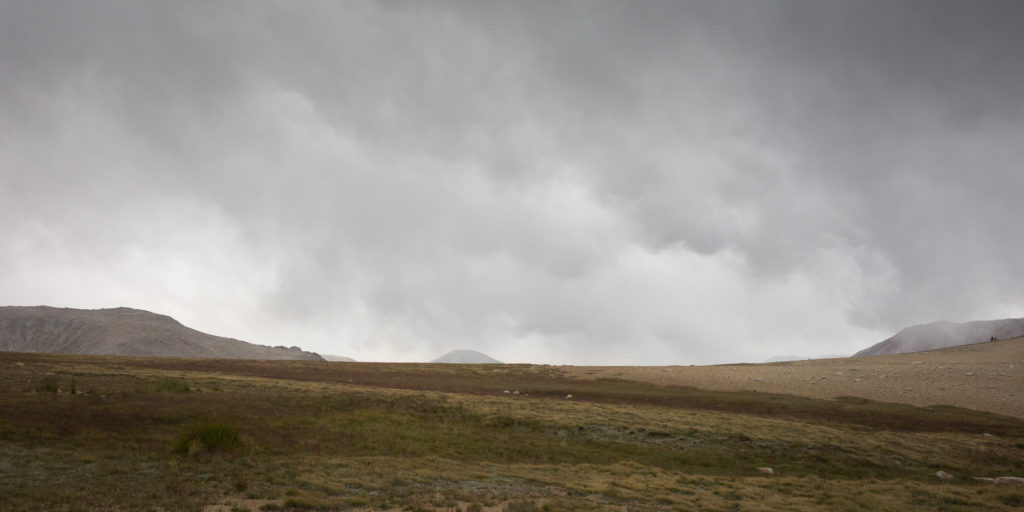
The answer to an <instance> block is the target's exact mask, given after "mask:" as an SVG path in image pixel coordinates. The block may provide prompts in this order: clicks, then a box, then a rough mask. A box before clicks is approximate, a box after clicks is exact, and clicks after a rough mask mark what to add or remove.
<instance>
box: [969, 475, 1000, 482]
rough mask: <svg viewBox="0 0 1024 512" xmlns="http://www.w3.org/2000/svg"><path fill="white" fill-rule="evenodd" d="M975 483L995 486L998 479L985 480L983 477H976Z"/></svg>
mask: <svg viewBox="0 0 1024 512" xmlns="http://www.w3.org/2000/svg"><path fill="white" fill-rule="evenodd" d="M974 481H975V482H982V483H986V484H994V483H995V482H996V479H995V478H985V477H981V476H976V477H974Z"/></svg>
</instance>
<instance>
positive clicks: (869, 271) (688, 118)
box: [0, 1, 1024, 364]
mask: <svg viewBox="0 0 1024 512" xmlns="http://www.w3.org/2000/svg"><path fill="white" fill-rule="evenodd" d="M1021 34H1024V8H1022V7H1021V4H1020V3H1019V2H1013V1H1005V2H1001V1H982V2H935V1H928V2H910V1H903V2H863V1H857V2H853V1H850V2H820V1H807V2H801V1H780V2H773V1H764V2H729V1H726V2H722V1H715V2H639V3H621V2H531V3H498V2H494V3H489V2H472V3H463V2H401V1H396V2H349V3H345V4H337V3H334V2H322V3H321V2H307V3H303V4H301V5H296V4H292V3H283V2H282V3H277V2H263V3H243V2H152V3H145V4H124V3H119V2H91V3H86V2H56V1H54V2H34V1H32V2H30V1H0V214H2V215H3V217H4V219H6V220H5V222H4V223H2V224H0V236H2V237H3V239H4V240H5V242H4V244H3V246H0V290H3V293H2V297H0V300H2V301H3V302H6V303H10V304H36V303H45V304H52V305H67V306H75V307H104V306H112V305H131V306H136V307H143V308H148V309H153V310H157V311H161V312H165V313H168V314H171V315H173V316H175V317H177V318H179V319H180V320H182V321H183V322H184V323H186V324H188V325H192V326H195V327H197V328H200V329H204V330H207V331H210V332H214V333H217V334H224V335H230V336H235V337H240V338H244V339H247V340H250V341H254V342H258V343H266V344H273V345H277V344H285V345H293V344H298V345H302V346H303V347H305V348H307V349H310V350H316V351H321V352H324V353H337V354H342V355H350V356H353V357H356V358H358V359H395V360H426V359H429V358H431V357H434V356H436V355H437V354H439V353H441V352H444V351H446V350H448V349H451V348H456V347H467V348H476V349H479V350H483V351H485V352H488V353H490V354H491V355H493V356H495V357H497V358H499V359H503V360H509V361H535V362H569V363H603V364H657V363H691V362H693V363H706V362H726V361H736V360H762V359H766V358H767V357H769V356H772V355H776V354H790V353H802V354H807V355H816V354H824V353H852V352H853V351H855V350H857V349H860V348H863V347H864V346H867V345H870V344H871V343H874V342H875V341H877V340H878V339H880V338H881V337H884V336H885V335H887V334H888V333H890V332H892V331H894V330H896V329H898V328H901V327H903V326H905V325H908V324H912V323H919V322H924V321H930V320H934V319H940V318H946V319H951V320H966V319H977V318H990V317H998V316H1021V314H1022V311H1024V292H1022V290H1024V286H1022V285H1024V283H1022V282H1021V276H1024V263H1021V260H1020V258H1017V257H1016V255H1017V254H1019V253H1020V252H1021V251H1022V250H1024V240H1022V239H1021V237H1020V236H1019V233H1020V228H1019V227H1018V223H1019V219H1021V218H1024V206H1022V205H1024V202H1022V201H1020V200H1019V198H1018V195H1019V194H1020V191H1022V190H1024V169H1022V168H1021V163H1020V162H1024V145H1022V144H1021V143H1020V140H1019V139H1020V135H1021V134H1022V133H1024V94H1022V93H1021V91H1024V66H1022V64H1021V63H1022V62H1024V59H1022V56H1024V36H1021Z"/></svg>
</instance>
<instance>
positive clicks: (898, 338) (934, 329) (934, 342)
mask: <svg viewBox="0 0 1024 512" xmlns="http://www.w3.org/2000/svg"><path fill="white" fill-rule="evenodd" d="M1020 336H1024V318H1003V319H998V320H974V321H970V322H949V321H945V320H939V321H936V322H930V323H927V324H920V325H913V326H910V327H907V328H904V329H902V330H900V331H899V332H897V333H896V334H894V335H892V336H891V337H889V338H886V339H885V340H882V341H880V342H878V343H876V344H874V345H872V346H870V347H868V348H865V349H863V350H861V351H859V352H857V353H856V354H854V355H853V357H865V356H877V355H888V354H905V353H908V352H920V351H923V350H934V349H939V348H948V347H956V346H960V345H971V344H975V343H982V342H986V341H990V340H992V339H993V338H995V339H1009V338H1017V337H1020Z"/></svg>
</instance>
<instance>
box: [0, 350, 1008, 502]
mask: <svg viewBox="0 0 1024 512" xmlns="http://www.w3.org/2000/svg"><path fill="white" fill-rule="evenodd" d="M1012 343H1016V345H1013V344H1012ZM1022 343H1024V342H1022V341H1020V340H1014V342H1007V344H1006V345H1005V346H1006V347H1010V349H1008V350H1018V349H1019V347H1020V345H1021V344H1022ZM993 346H995V345H993ZM997 348H998V347H997ZM940 352H942V351H938V352H935V353H927V354H924V355H911V356H908V357H907V359H908V361H906V363H905V366H899V367H898V368H897V369H896V370H892V371H890V372H889V373H885V372H881V370H879V369H878V368H876V366H873V365H876V364H882V363H880V362H879V361H884V360H885V359H884V358H879V359H865V360H858V362H857V363H856V364H857V367H856V369H854V370H853V371H852V372H851V371H850V370H849V368H850V367H851V365H852V364H853V363H851V361H854V360H828V361H825V362H821V363H818V366H817V367H816V368H817V369H814V368H815V367H814V364H815V362H813V361H811V362H800V363H787V364H779V365H732V366H720V367H694V368H690V367H666V368H647V369H625V368H619V369H615V368H603V369H596V368H595V369H587V368H573V367H553V366H538V365H440V364H384V363H336V362H333V363H328V362H311V361H245V360H213V359H171V358H130V357H113V356H78V355H51V354H27V353H9V352H8V353H0V509H2V510H12V511H15V510H17V511H23V510H66V511H94V510H154V511H157V510H167V511H171V510H206V511H239V510H276V511H282V510H289V511H313V510H316V511H321V510H323V511H326V510H360V511H361V510H395V511H400V510H401V511H405V510H407V511H433V510H459V511H486V510H492V511H504V510H508V511H535V510H609V511H611V510H615V511H627V510H720V511H732V510H745V511H757V510H765V511H767V510H851V511H853V510H864V511H869V510H870V511H875V510H913V509H920V510H954V511H955V510H965V511H966V510H977V511H985V510H1014V509H1018V508H1019V507H1024V487H1018V486H1015V485H1000V484H996V483H993V482H991V481H983V480H976V478H998V477H1003V476H1024V418H1022V417H1021V416H1020V415H1016V414H1013V412H1014V409H1013V407H1016V406H1017V405H1016V404H1018V403H1019V402H1020V401H1024V399H1021V398H1020V397H1021V394H1020V391H1021V389H1020V382H1021V378H1020V375H1021V373H1020V371H1019V369H1020V368H1021V366H1024V365H1021V364H1020V363H1017V364H1015V365H1014V366H1013V368H1006V366H1007V365H1009V364H1011V363H1012V362H1007V361H1006V360H1005V359H1004V360H1002V361H997V362H996V363H994V364H1001V365H1003V366H1002V367H1001V368H1003V370H1000V371H998V372H997V371H996V370H995V369H994V368H996V367H995V366H993V367H992V368H989V369H986V370H970V369H967V370H965V369H964V368H961V367H957V369H956V373H957V375H958V379H959V380H957V381H956V382H957V383H958V384H957V385H958V386H961V387H962V386H971V385H976V386H980V388H979V389H981V388H998V389H994V390H993V389H989V391H990V392H992V393H997V394H1001V395H1000V396H1002V395H1007V396H1010V397H1013V396H1016V397H1018V400H1017V401H1013V400H1011V402H1013V404H1014V405H1011V406H1009V408H1008V409H1007V410H1000V411H999V412H998V413H997V412H993V411H992V410H993V409H994V406H990V405H986V406H985V407H983V408H984V409H986V410H985V411H981V410H974V409H977V408H974V409H972V408H971V407H970V406H971V404H970V403H963V402H962V401H960V402H958V401H955V400H954V401H951V402H943V401H941V400H939V401H933V402H929V403H928V404H915V402H914V401H913V400H909V399H908V400H904V401H905V402H908V403H896V402H897V401H898V396H899V395H898V394H896V395H895V397H894V399H893V400H892V401H888V402H887V401H880V400H878V396H879V395H878V394H877V393H876V394H872V393H874V392H872V393H864V394H862V395H857V394H856V390H857V388H855V387H852V385H851V386H849V387H846V388H843V389H847V390H849V391H848V392H847V393H838V394H835V395H834V396H827V397H826V396H819V395H820V394H821V388H820V387H815V386H817V385H818V382H815V381H814V380H813V379H812V377H811V376H810V375H811V373H814V372H818V373H820V374H822V375H825V376H827V377H828V379H826V380H822V379H820V378H817V381H820V382H827V380H829V379H830V380H833V381H838V380H840V377H846V376H847V375H849V374H855V375H858V376H857V377H853V378H858V379H861V380H860V381H857V383H858V384H859V383H861V382H865V383H866V384H870V383H872V382H875V381H877V382H875V384H878V383H882V384H884V385H888V382H892V380H891V379H893V378H894V377H892V375H898V374H900V373H901V372H902V373H904V374H907V375H908V376H909V375H913V374H915V372H916V373H922V374H923V373H924V372H926V368H929V367H933V368H935V371H936V372H939V371H944V370H939V369H938V368H939V367H940V366H944V367H945V366H947V364H946V363H941V361H939V360H938V359H936V358H941V357H940V356H937V355H935V354H939V353H940ZM948 353H949V354H953V355H952V356H945V357H958V356H956V351H949V352H948ZM961 355H962V354H961ZM893 357H895V356H893ZM910 358H913V359H912V360H911V359H910ZM894 361H897V362H899V361H902V359H899V358H897V359H894ZM885 364H890V363H885ZM892 364H895V363H892ZM900 364H903V363H900ZM952 364H953V363H949V365H952ZM957 364H959V363H957ZM963 364H967V363H963ZM836 365H839V366H836ZM840 366H841V368H840ZM772 368H796V369H797V370H799V371H797V372H796V374H795V375H796V376H795V377H793V378H792V381H793V383H796V384H793V386H792V387H791V388H785V389H775V388H771V387H770V386H771V385H773V383H775V385H778V386H781V384H778V382H781V381H782V380H783V379H781V377H779V376H778V375H781V373H778V370H773V369H772ZM985 368H988V367H985ZM990 370H991V372H992V376H991V378H992V379H997V380H992V381H991V382H995V383H996V384H992V383H991V382H989V381H985V380H983V379H981V377H985V376H986V375H987V374H986V373H985V372H989V371H990ZM1013 370H1017V372H1016V373H1013ZM975 371H976V372H977V373H978V375H977V376H978V377H980V378H979V379H977V380H974V381H970V380H967V381H966V384H962V383H960V380H963V379H960V377H963V374H964V373H974V372H975ZM702 372H703V373H706V374H707V376H705V377H702V378H704V379H705V381H707V382H709V383H712V384H714V382H718V381H715V378H718V377H714V376H715V375H733V376H737V375H741V376H740V377H736V378H734V379H733V381H735V385H733V386H731V387H730V386H727V385H724V384H718V385H708V386H700V384H701V383H702V382H704V381H700V382H698V381H694V380H693V379H696V378H697V377H695V376H696V375H701V374H702ZM716 372H717V373H716ZM743 372H746V373H743ZM773 372H776V373H773ZM839 372H841V373H842V375H838V374H837V373H839ZM998 373H1002V374H1004V375H1007V377H1005V378H1003V377H1000V376H999V375H998ZM880 374H881V375H883V377H885V378H889V379H890V380H889V381H886V380H885V378H878V377H879V375H880ZM936 375H939V374H936ZM972 376H973V375H972ZM713 377H714V378H713ZM969 377H970V376H969ZM908 378H909V377H908ZM929 378H931V377H929ZM985 378H987V377H985ZM688 379H689V380H688ZM757 379H760V380H757ZM804 379H807V380H804ZM872 379H873V380H872ZM999 379H1001V380H999ZM719 380H720V381H721V382H726V381H727V379H726V378H725V377H721V378H720V379H719ZM799 383H805V384H806V386H804V388H805V389H804V390H805V391H806V392H805V393H799V391H800V389H801V388H800V386H799V385H798V384H799ZM1000 383H1002V384H1000ZM758 384H763V386H761V388H760V389H759V388H758V386H757V385H758ZM875 384H872V385H875ZM882 384H878V385H882ZM832 385H834V383H833V384H832ZM1000 386H1001V387H1000ZM766 387H767V388H766ZM907 387H910V386H909V385H907ZM801 395H803V396H801ZM841 395H853V396H847V397H845V398H838V399H836V396H841ZM864 396H868V397H869V398H872V400H869V399H867V398H864ZM951 396H954V398H955V397H956V396H959V395H951ZM761 468H771V474H769V473H768V472H767V471H766V470H764V469H761ZM939 471H944V472H946V473H949V474H950V475H951V476H952V478H950V479H940V478H938V477H937V476H936V473H937V472H939Z"/></svg>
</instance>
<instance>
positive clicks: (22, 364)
mask: <svg viewBox="0 0 1024 512" xmlns="http://www.w3.org/2000/svg"><path fill="white" fill-rule="evenodd" d="M14 364H15V365H16V366H25V363H23V362H21V361H18V362H17V363H14ZM1010 368H1013V367H1012V366H1011V367H1010Z"/></svg>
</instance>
